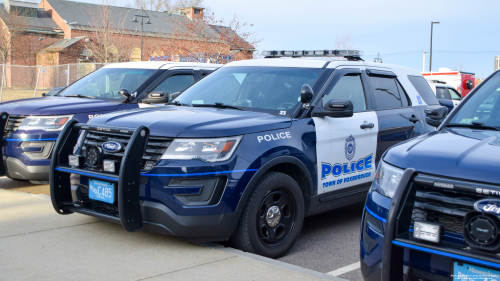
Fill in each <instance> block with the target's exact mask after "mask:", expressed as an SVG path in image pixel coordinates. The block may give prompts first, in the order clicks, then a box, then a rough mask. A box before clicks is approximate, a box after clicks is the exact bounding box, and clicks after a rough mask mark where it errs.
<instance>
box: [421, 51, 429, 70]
mask: <svg viewBox="0 0 500 281" xmlns="http://www.w3.org/2000/svg"><path fill="white" fill-rule="evenodd" d="M422 53H423V54H424V61H423V64H422V72H425V54H427V53H428V52H426V51H422Z"/></svg>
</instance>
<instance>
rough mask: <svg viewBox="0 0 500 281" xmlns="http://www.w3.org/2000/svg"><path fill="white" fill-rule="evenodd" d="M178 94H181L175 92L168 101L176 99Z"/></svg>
mask: <svg viewBox="0 0 500 281" xmlns="http://www.w3.org/2000/svg"><path fill="white" fill-rule="evenodd" d="M180 94H181V92H175V93H173V94H171V95H170V100H175V98H177V97H178V96H179V95H180Z"/></svg>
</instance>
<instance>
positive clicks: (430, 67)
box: [429, 21, 439, 72]
mask: <svg viewBox="0 0 500 281" xmlns="http://www.w3.org/2000/svg"><path fill="white" fill-rule="evenodd" d="M435 24H439V22H438V21H431V50H430V53H429V72H432V29H433V27H434V25H435Z"/></svg>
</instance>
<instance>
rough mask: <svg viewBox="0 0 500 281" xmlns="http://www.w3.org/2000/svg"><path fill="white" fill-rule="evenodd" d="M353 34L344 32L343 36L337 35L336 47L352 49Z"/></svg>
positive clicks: (338, 48)
mask: <svg viewBox="0 0 500 281" xmlns="http://www.w3.org/2000/svg"><path fill="white" fill-rule="evenodd" d="M351 35H352V34H344V35H342V36H341V37H338V36H337V42H336V43H335V48H336V49H337V50H351V49H352V48H353V45H354V41H353V40H352V37H351Z"/></svg>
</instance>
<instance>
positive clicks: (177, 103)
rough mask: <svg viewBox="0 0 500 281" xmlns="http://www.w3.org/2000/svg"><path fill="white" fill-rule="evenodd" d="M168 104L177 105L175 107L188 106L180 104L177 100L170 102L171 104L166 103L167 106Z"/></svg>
mask: <svg viewBox="0 0 500 281" xmlns="http://www.w3.org/2000/svg"><path fill="white" fill-rule="evenodd" d="M169 104H173V105H177V106H189V104H186V103H181V102H180V101H178V100H174V101H172V102H169V103H167V105H169Z"/></svg>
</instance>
